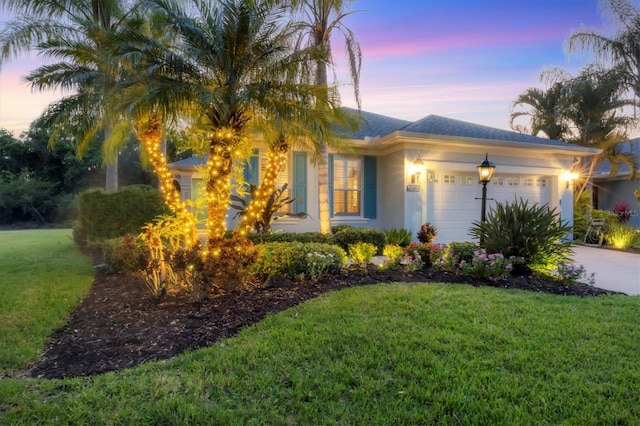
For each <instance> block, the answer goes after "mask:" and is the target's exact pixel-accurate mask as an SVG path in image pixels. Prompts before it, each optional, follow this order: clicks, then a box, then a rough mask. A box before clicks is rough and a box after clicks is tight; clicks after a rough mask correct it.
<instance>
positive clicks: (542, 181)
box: [536, 178, 547, 188]
mask: <svg viewBox="0 0 640 426" xmlns="http://www.w3.org/2000/svg"><path fill="white" fill-rule="evenodd" d="M536 185H537V186H539V187H540V188H545V187H546V186H547V179H546V178H538V180H536Z"/></svg>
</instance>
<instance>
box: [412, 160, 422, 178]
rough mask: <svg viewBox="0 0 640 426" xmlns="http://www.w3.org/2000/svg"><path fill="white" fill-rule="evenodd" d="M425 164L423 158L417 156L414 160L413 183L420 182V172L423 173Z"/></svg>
mask: <svg viewBox="0 0 640 426" xmlns="http://www.w3.org/2000/svg"><path fill="white" fill-rule="evenodd" d="M423 166H424V161H423V160H422V158H420V157H418V158H416V159H415V161H414V162H413V166H411V183H417V184H419V183H420V174H421V173H422V167H423Z"/></svg>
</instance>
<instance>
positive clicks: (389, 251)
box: [382, 244, 404, 266]
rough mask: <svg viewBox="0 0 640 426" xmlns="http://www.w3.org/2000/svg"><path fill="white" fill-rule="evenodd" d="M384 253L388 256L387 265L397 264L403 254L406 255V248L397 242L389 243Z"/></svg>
mask: <svg viewBox="0 0 640 426" xmlns="http://www.w3.org/2000/svg"><path fill="white" fill-rule="evenodd" d="M382 255H383V256H385V257H386V258H387V262H386V265H388V266H396V265H398V264H399V263H400V260H401V259H402V255H404V248H402V247H400V246H399V245H397V244H387V245H386V246H384V249H383V250H382Z"/></svg>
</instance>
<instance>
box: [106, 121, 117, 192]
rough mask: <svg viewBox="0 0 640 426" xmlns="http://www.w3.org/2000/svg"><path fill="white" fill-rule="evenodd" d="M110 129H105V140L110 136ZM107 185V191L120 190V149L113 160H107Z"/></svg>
mask: <svg viewBox="0 0 640 426" xmlns="http://www.w3.org/2000/svg"><path fill="white" fill-rule="evenodd" d="M109 133H110V131H109V129H106V130H105V131H104V140H105V141H106V140H107V139H108V138H109ZM105 174H106V179H105V187H104V189H105V190H106V191H107V192H118V151H117V150H116V153H115V156H114V158H113V159H111V160H107V161H106V162H105Z"/></svg>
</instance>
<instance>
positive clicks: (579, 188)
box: [573, 157, 598, 200]
mask: <svg viewBox="0 0 640 426" xmlns="http://www.w3.org/2000/svg"><path fill="white" fill-rule="evenodd" d="M587 161H589V163H588V169H587V170H588V171H587V173H586V174H585V175H584V177H583V179H581V181H580V182H579V183H578V184H577V185H576V188H575V189H574V193H573V199H574V200H579V199H580V197H582V194H583V193H584V191H586V190H587V186H588V185H589V182H590V181H591V177H592V176H593V171H594V170H595V169H596V166H597V164H598V161H597V159H596V157H591V158H589V159H587ZM581 169H583V170H584V167H581Z"/></svg>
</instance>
